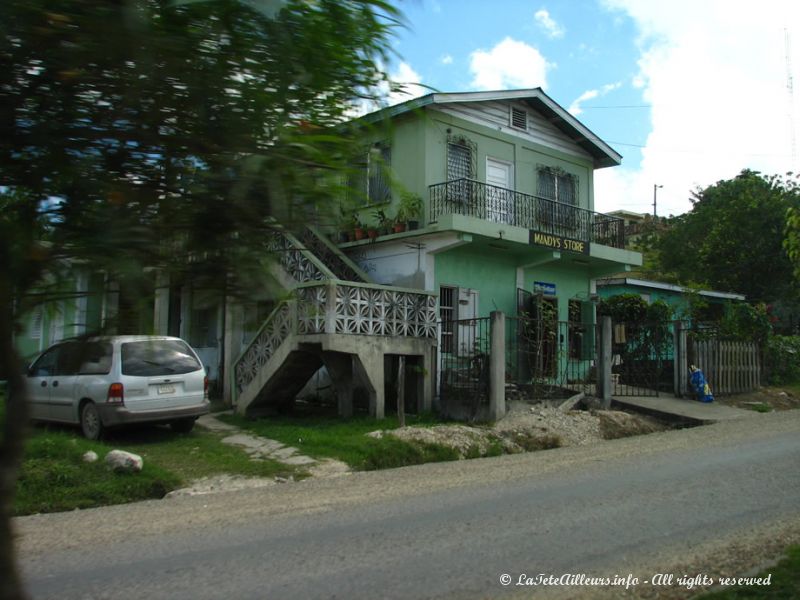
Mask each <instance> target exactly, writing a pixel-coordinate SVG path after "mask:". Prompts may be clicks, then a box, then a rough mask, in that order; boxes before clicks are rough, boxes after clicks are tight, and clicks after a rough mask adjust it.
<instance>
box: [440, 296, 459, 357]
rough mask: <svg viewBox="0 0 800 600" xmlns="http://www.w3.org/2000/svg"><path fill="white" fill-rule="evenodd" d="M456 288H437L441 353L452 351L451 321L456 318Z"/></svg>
mask: <svg viewBox="0 0 800 600" xmlns="http://www.w3.org/2000/svg"><path fill="white" fill-rule="evenodd" d="M455 309H456V288H453V287H445V286H442V287H440V288H439V320H440V321H441V322H442V338H441V340H440V350H441V351H442V352H443V353H448V354H449V353H451V352H453V321H454V320H455V318H456V311H455Z"/></svg>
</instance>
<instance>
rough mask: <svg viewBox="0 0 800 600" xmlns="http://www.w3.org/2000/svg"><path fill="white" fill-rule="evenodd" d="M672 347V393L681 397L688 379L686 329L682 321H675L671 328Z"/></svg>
mask: <svg viewBox="0 0 800 600" xmlns="http://www.w3.org/2000/svg"><path fill="white" fill-rule="evenodd" d="M672 335H673V338H672V348H673V359H672V373H673V374H672V382H673V388H674V390H673V393H674V394H675V397H677V398H683V396H684V394H685V393H686V386H687V384H688V381H689V364H688V361H689V357H688V354H687V340H686V337H687V331H686V324H685V323H684V322H683V321H675V326H674V328H673V333H672Z"/></svg>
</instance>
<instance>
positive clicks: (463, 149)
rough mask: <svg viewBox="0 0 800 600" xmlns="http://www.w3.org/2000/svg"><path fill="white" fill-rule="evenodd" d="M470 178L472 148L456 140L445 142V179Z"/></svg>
mask: <svg viewBox="0 0 800 600" xmlns="http://www.w3.org/2000/svg"><path fill="white" fill-rule="evenodd" d="M471 178H472V150H471V149H470V147H469V146H466V145H464V144H461V143H458V142H450V143H448V144H447V181H454V180H456V179H471Z"/></svg>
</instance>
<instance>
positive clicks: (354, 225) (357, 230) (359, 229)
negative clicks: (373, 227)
mask: <svg viewBox="0 0 800 600" xmlns="http://www.w3.org/2000/svg"><path fill="white" fill-rule="evenodd" d="M347 231H349V232H351V235H352V239H354V240H363V239H364V238H365V237H367V233H366V231H365V230H364V225H363V224H362V223H361V221H359V220H358V215H357V214H356V213H352V214H351V215H350V216H349V217H347Z"/></svg>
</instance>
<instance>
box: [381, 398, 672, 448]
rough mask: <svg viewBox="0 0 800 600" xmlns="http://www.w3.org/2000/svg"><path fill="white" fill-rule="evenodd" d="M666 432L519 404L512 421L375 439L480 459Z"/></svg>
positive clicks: (621, 417) (596, 414)
mask: <svg viewBox="0 0 800 600" xmlns="http://www.w3.org/2000/svg"><path fill="white" fill-rule="evenodd" d="M666 429H670V426H669V425H667V424H664V423H661V422H659V421H657V420H656V419H653V418H651V417H647V416H644V415H638V414H631V413H627V412H623V411H618V410H574V409H567V410H565V409H562V408H558V407H555V406H548V405H545V404H534V405H531V404H527V403H524V402H513V403H511V404H510V406H509V409H508V413H507V414H506V416H505V417H504V418H503V419H501V420H500V421H497V422H496V423H494V424H491V425H440V426H436V427H402V428H400V429H393V430H387V431H379V432H373V433H372V434H370V435H372V436H374V437H380V436H383V435H391V436H394V437H397V438H399V439H402V440H406V441H411V442H416V443H424V444H439V445H442V446H447V447H450V448H453V449H455V450H456V451H457V452H458V454H459V456H460V457H461V458H476V457H480V456H491V455H497V454H519V453H522V452H531V451H535V450H545V449H548V448H559V447H568V446H587V445H591V444H596V443H598V442H601V441H603V440H608V439H616V438H623V437H629V436H633V435H642V434H647V433H654V432H656V431H664V430H666Z"/></svg>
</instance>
